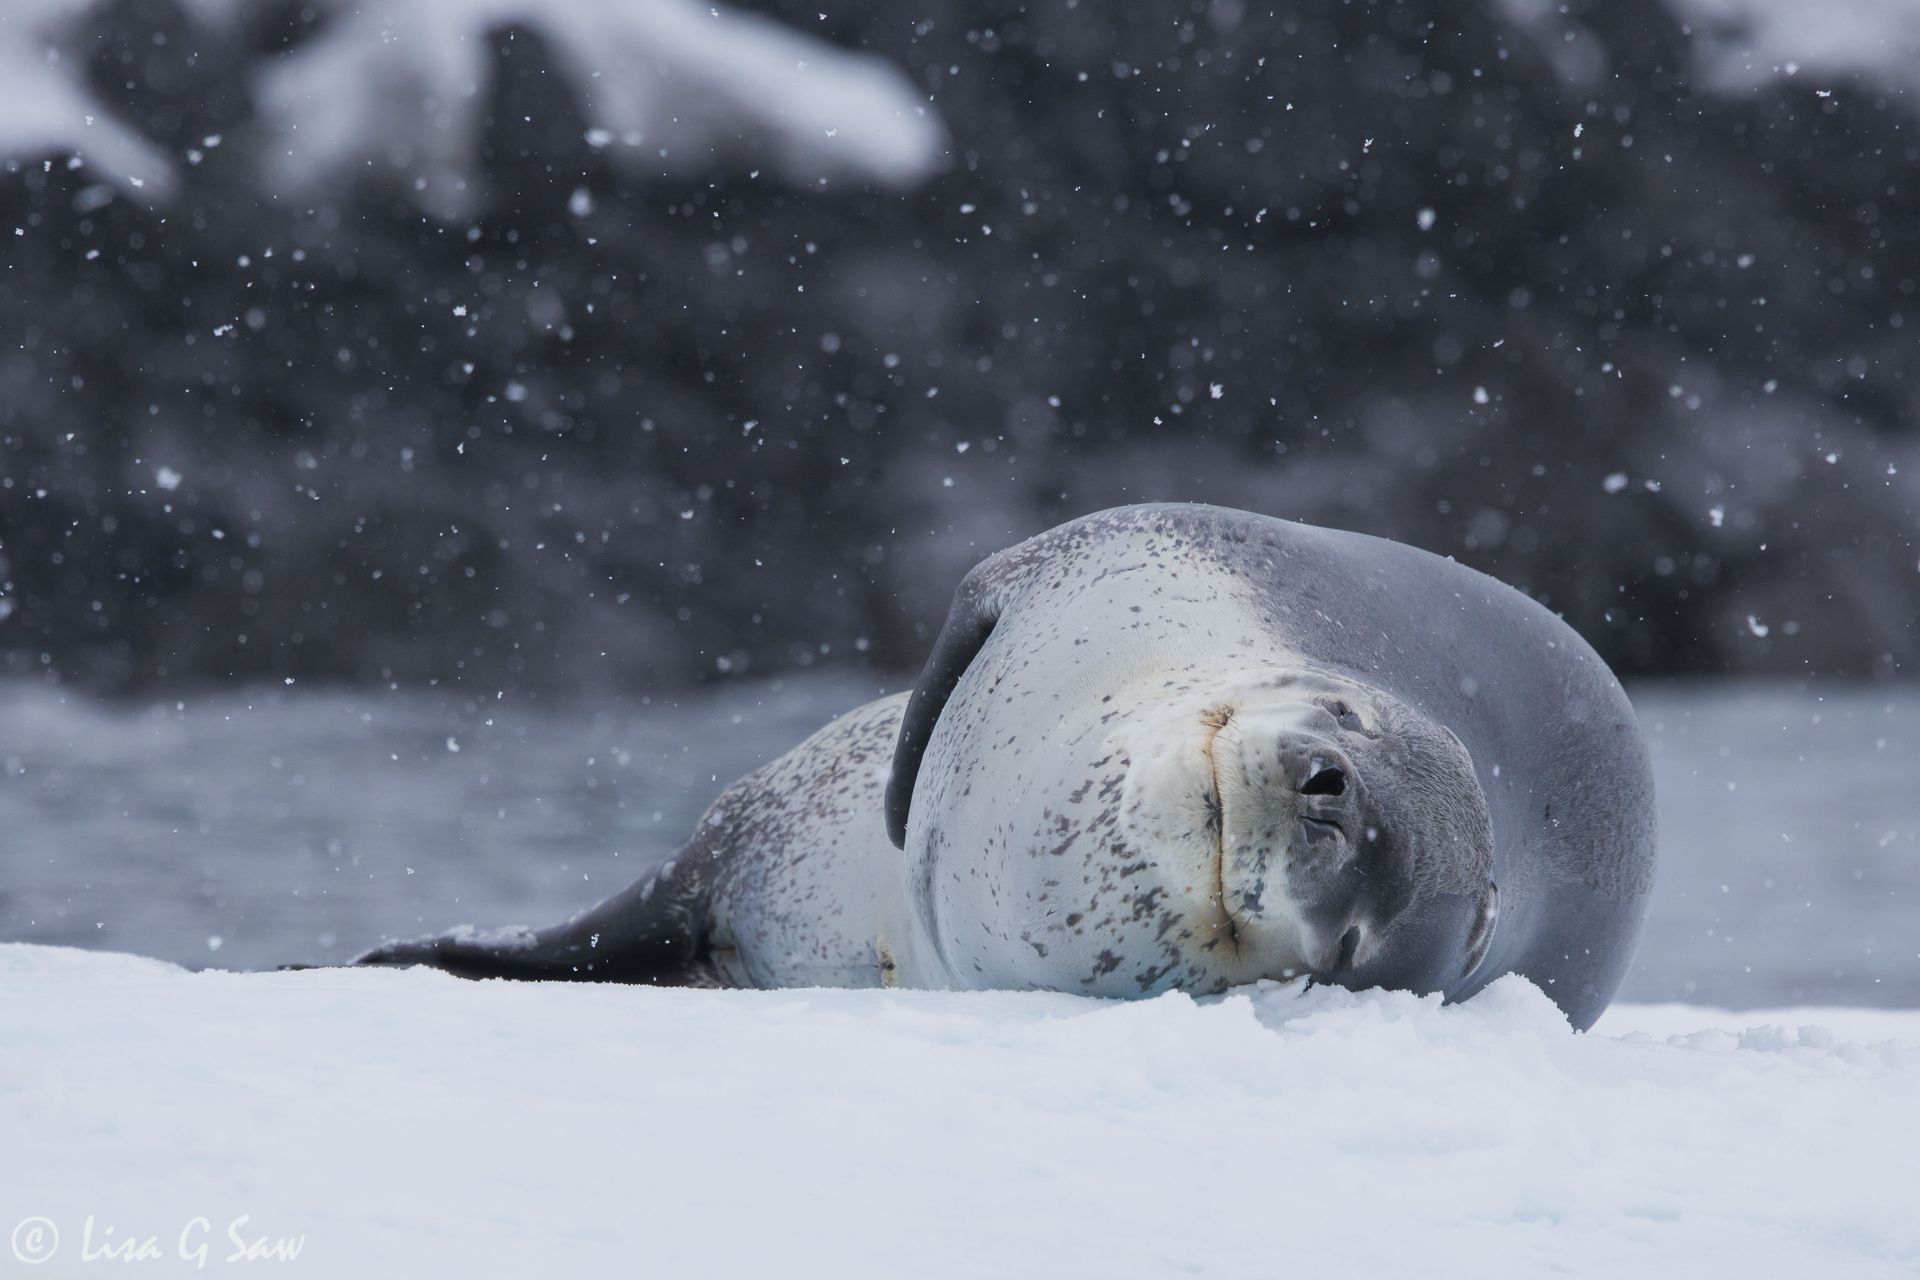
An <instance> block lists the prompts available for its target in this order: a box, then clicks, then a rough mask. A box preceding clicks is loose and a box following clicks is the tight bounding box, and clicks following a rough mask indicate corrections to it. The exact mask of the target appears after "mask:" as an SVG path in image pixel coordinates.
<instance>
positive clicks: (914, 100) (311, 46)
mask: <svg viewBox="0 0 1920 1280" xmlns="http://www.w3.org/2000/svg"><path fill="white" fill-rule="evenodd" d="M516 25H524V26H525V27H527V28H530V29H531V30H532V31H534V32H536V33H537V34H538V35H539V36H540V37H541V38H542V39H543V40H544V41H545V42H546V44H547V46H548V47H549V49H550V50H551V53H552V56H553V57H554V59H555V61H556V63H557V65H558V67H559V69H560V70H561V71H562V72H563V73H564V75H565V77H566V81H567V86H568V88H569V89H570V90H571V91H572V92H573V93H574V94H576V95H578V99H579V106H580V109H581V111H582V113H583V117H584V121H585V123H586V126H587V131H586V132H587V137H588V140H589V141H590V142H591V143H593V144H595V145H596V146H600V147H605V148H606V149H607V150H608V151H609V152H610V153H611V154H612V155H613V156H615V157H616V158H617V159H618V160H619V161H621V162H623V163H625V164H627V165H628V166H630V167H632V168H634V169H636V170H642V169H655V168H665V169H667V170H669V171H673V172H682V173H703V172H706V171H708V170H710V169H712V168H713V167H714V166H715V164H716V163H720V162H724V161H738V162H741V163H761V164H765V165H768V166H770V167H771V168H773V169H774V170H776V171H777V172H778V173H779V174H780V175H781V176H783V177H785V178H786V179H787V180H789V181H792V182H796V183H803V184H804V183H813V182H819V181H824V180H830V179H832V178H835V177H841V176H846V177H850V178H854V179H857V180H862V181H873V182H878V183H881V184H883V185H886V186H893V187H910V186H912V185H914V184H915V183H917V182H919V181H920V180H922V179H924V178H926V177H927V176H928V175H930V174H931V173H932V172H933V171H934V170H935V169H936V168H937V167H938V165H939V164H940V162H941V158H942V145H943V142H944V135H943V134H942V131H941V129H940V126H939V124H938V123H937V121H936V120H935V118H934V116H933V113H932V109H931V108H930V107H929V106H927V104H926V101H925V98H924V96H923V95H920V94H916V93H915V92H914V90H913V89H912V87H911V85H910V84H908V82H907V81H906V79H905V78H904V77H903V76H902V75H901V74H900V73H899V72H897V71H895V70H894V69H893V68H892V67H890V66H888V65H887V64H886V63H884V62H882V61H881V60H880V59H878V58H875V57H872V56H871V55H866V54H861V53H855V52H849V51H846V50H842V49H837V48H834V47H833V46H831V45H828V44H825V43H823V42H821V41H819V40H815V39H813V38H811V37H809V36H806V35H804V34H802V33H800V32H797V31H794V30H791V29H789V28H787V27H784V26H782V25H780V24H778V23H775V22H773V21H770V20H768V19H766V18H762V17H758V16H753V15H747V14H741V13H738V12H735V11H732V10H730V9H723V8H716V7H714V6H712V5H709V4H705V3H696V2H695V0H543V2H540V3H535V2H534V0H392V2H391V3H375V2H371V0H368V2H363V3H343V4H341V5H340V7H339V11H338V12H337V13H336V14H335V15H334V16H333V17H332V19H331V21H329V22H328V23H327V24H326V25H325V26H324V27H323V28H322V30H321V32H320V34H319V35H318V36H317V37H316V38H314V39H313V40H311V41H309V42H308V43H307V44H305V45H303V46H301V47H299V48H297V49H295V50H293V51H292V52H291V53H289V54H287V55H286V56H285V57H283V58H281V59H279V60H278V61H276V62H274V63H272V64H270V65H269V66H268V67H267V68H266V70H265V71H264V72H263V73H262V75H261V79H260V85H259V99H260V107H261V112H262V116H263V118H264V120H265V123H266V130H267V134H268V138H267V140H266V142H265V143H264V144H263V146H264V149H265V152H266V157H267V165H268V173H269V176H270V179H271V181H272V183H273V185H274V186H275V187H277V188H278V189H280V190H282V191H285V192H289V193H293V194H297V195H301V196H311V195H313V194H314V193H315V192H317V191H322V190H325V189H326V188H327V187H328V186H329V184H331V183H333V182H334V181H336V180H337V179H339V178H340V177H342V176H343V175H350V174H352V173H355V172H357V171H360V170H362V169H363V168H365V167H366V166H370V165H371V166H375V167H384V168H387V169H390V170H392V171H394V172H395V173H396V174H398V175H400V176H402V177H403V178H404V179H406V180H407V181H409V182H411V183H412V184H413V187H414V190H415V191H416V192H418V198H419V199H420V201H421V203H422V204H423V205H425V206H426V207H428V208H430V209H432V210H434V211H435V212H437V213H440V214H442V215H444V216H448V217H455V216H460V215H462V214H465V213H468V212H470V211H471V210H472V208H473V206H474V204H475V200H476V193H475V191H474V189H473V188H474V184H475V183H476V181H478V179H477V178H476V176H475V171H476V168H477V166H478V164H479V161H480V148H481V137H480V134H481V117H482V115H483V114H484V113H485V111H486V107H487V97H486V93H485V90H486V83H487V76H488V73H489V70H490V69H491V66H492V63H493V58H492V56H491V53H490V50H489V45H488V40H487V35H488V33H489V32H491V31H498V30H501V29H505V28H510V27H513V26H516Z"/></svg>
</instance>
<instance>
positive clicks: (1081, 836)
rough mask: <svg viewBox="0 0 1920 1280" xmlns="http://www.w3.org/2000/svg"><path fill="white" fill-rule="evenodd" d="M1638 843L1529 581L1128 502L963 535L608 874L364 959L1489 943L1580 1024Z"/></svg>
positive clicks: (942, 971)
mask: <svg viewBox="0 0 1920 1280" xmlns="http://www.w3.org/2000/svg"><path fill="white" fill-rule="evenodd" d="M1653 860H1654V829H1653V787H1652V780H1651V775H1650V771H1649V768H1648V763H1647V756H1646V750H1645V744H1644V742H1643V740H1642V738H1641V736H1640V733H1639V730H1638V728H1637V727H1636V725H1635V722H1634V719H1633V715H1632V712H1631V710H1630V708H1629V707H1628V705H1627V701H1626V698H1625V695H1624V694H1623V693H1622V692H1621V690H1620V687H1619V685H1618V683H1617V682H1616V681H1615V680H1614V679H1613V677H1612V675H1611V674H1610V673H1609V672H1608V671H1607V669H1606V667H1605V665H1604V664H1603V663H1602V662H1601V661H1600V659H1599V658H1598V657H1597V656H1596V655H1595V654H1594V653H1593V651H1592V650H1591V649H1590V648H1588V647H1587V645H1586V644H1585V643H1584V642H1583V641H1582V640H1581V639H1580V638H1579V636H1577V635H1576V634H1575V633H1574V632H1573V631H1572V630H1571V629H1570V628H1568V627H1567V626H1566V625H1565V624H1564V623H1562V622H1560V621H1559V620H1558V619H1556V618H1555V617H1554V616H1553V615H1552V614H1550V613H1548V612H1547V611H1546V610H1545V609H1543V608H1541V607H1540V606H1539V605H1537V604H1535V603H1534V602H1533V601H1531V600H1529V599H1528V598H1527V597H1525V596H1524V595H1522V594H1520V593H1519V592H1516V591H1514V590H1512V589H1511V588H1508V587H1506V586H1504V585H1502V584H1500V583H1498V582H1496V581H1494V580H1493V579H1491V578H1488V577H1486V576H1484V575H1482V574H1479V573H1476V572H1474V571H1472V570H1469V569H1467V568H1464V567H1462V566H1460V565H1457V564H1455V563H1453V562H1451V561H1448V560H1443V559H1440V558H1438V557H1435V556H1432V555H1429V554H1427V553H1425V552H1422V551H1418V550H1415V549H1413V548H1410V547H1405V546H1402V545H1400V544H1397V543H1392V542H1386V541H1383V540H1380V539H1376V538H1370V537H1365V536H1362V535H1358V534H1352V533H1343V532H1338V531H1333V530H1326V529H1318V528H1313V527H1310V526H1306V525H1300V524H1292V523H1288V522H1284V521H1279V520H1274V519H1270V518H1267V517H1263V516H1257V515H1251V514H1248V513H1245V512H1238V511H1228V510H1223V509H1219V508H1212V507H1198V506H1146V507H1127V508H1120V509H1117V510H1114V511H1109V512H1102V513H1099V514H1097V515H1093V516H1088V517H1086V518H1084V519H1081V520H1077V521H1074V522H1073V523H1071V524H1067V525H1063V526H1061V527H1060V528H1058V529H1054V530H1052V531H1050V532H1048V533H1045V534H1042V535H1040V536H1039V537H1037V538H1033V539H1031V540H1029V541H1027V542H1024V543H1021V544H1020V545H1018V546H1016V547H1012V548H1010V549H1008V550H1006V551H1003V552H1001V553H999V554H998V555H995V556H992V557H990V558H989V559H988V560H986V561H985V562H983V563H982V564H981V565H979V566H978V567H977V568H975V569H974V570H973V572H972V573H970V574H968V575H967V578H966V580H965V581H964V582H963V583H962V584H961V587H960V589H959V591H958V592H957V593H956V596H955V600H954V605H953V609H952V611H951V612H950V614H949V616H948V619H947V623H946V626H945V628H944V629H943V630H942V632H941V635H940V637H939V639H938V640H937V641H936V642H935V646H934V652H933V654H932V655H931V657H930V658H929V660H928V663H927V667H926V669H925V671H924V672H923V673H922V675H921V677H920V681H919V683H918V685H917V686H916V688H915V689H914V691H913V693H912V695H911V696H910V697H895V698H887V699H883V700H881V701H879V702H875V703H872V704H870V705H868V706H866V707H863V708H860V709H859V710H856V711H854V712H852V713H850V714H848V715H847V716H844V717H842V718H841V719H840V720H838V721H836V722H834V723H833V724H832V725H830V726H828V727H827V728H826V729H824V730H822V731H821V732H820V733H818V734H816V735H814V737H812V738H810V739H808V740H807V741H806V742H805V743H803V744H801V745H800V746H799V747H797V748H795V749H794V750H793V751H792V752H790V753H788V754H787V755H786V756H783V757H782V758H781V759H779V760H777V761H775V762H774V763H773V764H770V765H768V766H767V767H766V768H764V769H762V770H760V771H758V772H757V773H754V774H752V775H750V776H749V777H747V778H745V779H743V780H741V781H740V782H739V783H736V784H735V785H734V786H732V787H730V788H728V789H727V791H726V792H725V793H723V794H722V795H721V796H720V798H719V799H718V800H717V801H716V802H715V803H714V805H713V807H712V808H711V809H710V810H709V811H708V814H707V816H706V818H705V819H704V820H703V821H702V823H701V826H700V827H699V829H698V830H697V831H696V832H695V834H694V836H693V838H692V839H691V840H690V841H688V843H687V844H686V845H685V846H684V847H683V848H682V849H681V850H680V851H679V852H678V853H677V854H676V855H675V856H674V858H673V859H671V860H670V861H669V862H667V863H665V864H663V865H662V866H661V867H660V868H659V869H658V870H657V871H656V872H654V873H653V874H652V875H651V876H649V877H648V878H647V879H645V880H643V881H642V882H641V883H640V884H637V885H635V886H634V887H633V888H631V889H629V890H627V891H626V892H624V893H622V894H620V895H617V896H616V897H614V898H612V899H610V900H608V901H607V902H605V903H603V904H601V905H600V906H598V907H595V908H593V909H592V910H590V911H588V912H586V913H584V914H582V915H581V916H578V917H576V918H575V919H573V920H571V921H568V922H567V923H565V924H562V925H559V926H556V927H554V928H552V929H547V930H542V931H538V932H535V931H530V930H509V931H504V932H500V933H495V934H492V935H486V936H482V935H476V934H473V933H471V932H464V933H455V934H449V935H444V936H442V937H439V938H433V939H426V940H423V941H420V942H412V943H399V944H393V945H390V946H388V947H384V948H381V949H380V950H378V951H375V952H373V953H370V954H369V955H368V956H367V957H365V958H364V959H365V960H366V961H367V962H371V963H385V964H408V963H428V964H437V965H440V966H441V967H444V968H448V969H451V970H453V971H455V972H459V973H465V974H469V975H473V976H509V977H553V978H602V979H609V980H624V981H649V982H666V983H692V982H709V983H719V984H724V985H739V986H762V987H784V986H878V985H896V984H897V985H902V986H913V987H956V988H1013V989H1046V990H1061V991H1077V992H1083V993H1086V994H1091V995H1100V996H1139V995H1151V994H1154V993H1156V992H1160V991H1165V990H1169V989H1175V988H1178V989H1182V990H1186V991H1190V992H1194V993H1196V994H1198V993H1202V992H1212V991H1218V990H1222V989H1224V988H1226V987H1228V986H1232V985H1235V984H1238V983H1243V982H1250V981H1254V980H1257V979H1261V978H1272V979H1280V980H1285V979H1289V978H1296V977H1301V976H1303V975H1311V976H1313V977H1314V978H1315V979H1316V980H1318V981H1325V982H1332V983H1339V984H1342V985H1348V986H1355V987H1361V986H1373V985H1383V986H1393V987H1404V988H1408V989H1412V990H1417V991H1438V992H1443V993H1445V995H1446V996H1447V997H1448V998H1450V999H1463V998H1465V997H1467V996H1470V995H1472V994H1473V993H1474V992H1475V991H1477V990H1479V989H1480V988H1481V987H1482V986H1484V985H1485V984H1486V983H1488V982H1490V981H1491V980H1493V979H1494V978H1495V977H1498V976H1500V975H1502V974H1505V973H1520V974H1523V975H1525V976H1526V977H1528V978H1530V979H1532V980H1533V981H1534V982H1535V983H1537V984H1538V985H1540V986H1541V987H1542V988H1543V989H1544V990H1545V991H1546V992H1547V993H1548V994H1549V995H1550V996H1551V997H1552V998H1553V999H1554V1000H1555V1001H1557V1002H1558V1003H1559V1004H1560V1006H1561V1007H1562V1008H1563V1009H1564V1010H1565V1011H1566V1012H1567V1015H1568V1017H1569V1018H1570V1019H1571V1020H1572V1021H1573V1022H1574V1023H1575V1025H1577V1026H1581V1027H1585V1026H1588V1025H1590V1024H1591V1023H1592V1022H1593V1020H1594V1019H1595V1018H1597V1017H1598V1016H1599V1014H1600V1012H1601V1011H1602V1010H1603V1009H1604V1008H1605V1007H1606V1004H1607V1002H1608V1000H1609V999H1610V998H1611V997H1612V994H1613V992H1614V989H1615V988H1616V987H1617V986H1618V984H1619V982H1620V979H1621V977H1622V976H1623V974H1624V972H1625V970H1626V966H1627V963H1628V961H1629V959H1630V958H1631V954H1632V950H1633V945H1634V942H1635V939H1636V937H1637V935H1638V931H1639V926H1640V921H1641V916H1642V914H1643V911H1644V907H1645V903H1646V897H1647V892H1648V890H1649V888H1650V887H1651V881H1652V871H1653Z"/></svg>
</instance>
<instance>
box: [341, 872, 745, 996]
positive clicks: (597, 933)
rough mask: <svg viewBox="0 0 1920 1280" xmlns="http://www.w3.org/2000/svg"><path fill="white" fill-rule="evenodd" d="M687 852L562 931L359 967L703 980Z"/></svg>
mask: <svg viewBox="0 0 1920 1280" xmlns="http://www.w3.org/2000/svg"><path fill="white" fill-rule="evenodd" d="M686 852H687V851H686V850H682V852H681V854H679V855H676V856H675V857H674V858H672V859H670V860H668V861H667V862H665V863H663V864H662V865H661V866H660V867H659V868H657V869H656V870H654V871H653V872H651V873H649V874H648V875H646V876H643V877H642V878H641V879H640V880H639V881H638V882H637V883H635V884H634V885H632V886H631V887H629V888H627V889H624V890H622V891H621V892H619V893H617V894H615V895H614V896H613V897H611V898H608V899H607V900H606V901H605V902H602V903H601V904H600V905H599V906H597V907H591V908H589V909H587V910H586V911H583V912H581V913H580V914H579V915H576V916H574V917H573V918H572V919H570V920H567V921H565V922H563V923H561V924H557V925H553V926H551V927H549V928H545V929H527V928H508V929H491V930H477V929H474V928H473V927H472V926H470V925H469V926H465V927H462V928H459V929H453V930H450V931H449V932H447V933H442V934H437V935H435V936H433V937H430V938H415V939H411V940H409V941H404V942H389V943H387V944H385V945H384V946H379V947H375V948H374V949H373V950H372V951H369V952H367V953H366V954H365V955H363V956H360V957H358V958H357V959H355V960H354V961H353V963H354V964H356V965H384V966H388V967H391V968H407V967H410V966H413V965H427V966H430V967H432V968H435V969H444V970H446V971H447V972H448V973H451V974H454V975H455V976H457V977H461V978H517V979H522V980H532V981H540V980H544V981H558V982H569V981H571V982H646V983H654V984H657V985H660V986H681V985H685V984H687V983H689V982H692V981H695V980H697V979H698V976H699V973H700V969H701V965H700V962H701V960H702V959H703V956H704V952H705V950H706V945H707V944H706V935H707V927H706V886H705V884H704V877H703V876H701V875H700V874H699V873H698V872H697V871H696V869H695V866H694V865H693V859H690V858H687V857H685V856H684V855H685V854H686Z"/></svg>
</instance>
